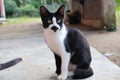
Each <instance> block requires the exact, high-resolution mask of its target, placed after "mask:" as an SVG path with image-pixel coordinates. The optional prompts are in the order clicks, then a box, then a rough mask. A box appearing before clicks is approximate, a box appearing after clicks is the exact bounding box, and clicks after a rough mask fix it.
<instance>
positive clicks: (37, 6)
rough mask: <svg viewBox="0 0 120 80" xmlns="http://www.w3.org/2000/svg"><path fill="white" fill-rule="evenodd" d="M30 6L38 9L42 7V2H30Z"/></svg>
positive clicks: (33, 0)
mask: <svg viewBox="0 0 120 80" xmlns="http://www.w3.org/2000/svg"><path fill="white" fill-rule="evenodd" d="M30 4H31V5H33V6H34V7H35V8H37V9H38V8H39V7H40V5H41V0H30Z"/></svg>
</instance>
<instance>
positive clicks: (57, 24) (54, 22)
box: [40, 5, 65, 32]
mask: <svg viewBox="0 0 120 80" xmlns="http://www.w3.org/2000/svg"><path fill="white" fill-rule="evenodd" d="M64 9H65V6H64V5H61V6H60V7H59V8H58V10H57V11H56V12H55V13H51V12H49V11H48V9H47V8H46V7H44V6H40V16H41V19H42V23H43V27H44V29H50V30H52V31H53V32H56V31H58V30H59V31H60V30H61V29H62V26H63V18H64Z"/></svg>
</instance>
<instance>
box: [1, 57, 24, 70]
mask: <svg viewBox="0 0 120 80" xmlns="http://www.w3.org/2000/svg"><path fill="white" fill-rule="evenodd" d="M20 61H22V59H21V58H15V59H13V60H11V61H8V62H6V63H1V64H0V70H3V69H6V68H9V67H11V66H14V65H15V64H17V63H19V62H20Z"/></svg>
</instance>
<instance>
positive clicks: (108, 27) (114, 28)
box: [105, 23, 116, 31]
mask: <svg viewBox="0 0 120 80" xmlns="http://www.w3.org/2000/svg"><path fill="white" fill-rule="evenodd" d="M105 30H106V31H116V25H115V24H113V23H111V24H109V25H108V26H107V27H105Z"/></svg>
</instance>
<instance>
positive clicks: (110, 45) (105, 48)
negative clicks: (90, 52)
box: [83, 27, 120, 66]
mask: <svg viewBox="0 0 120 80" xmlns="http://www.w3.org/2000/svg"><path fill="white" fill-rule="evenodd" d="M83 33H84V34H85V36H86V38H87V39H88V41H89V43H90V45H92V46H93V47H95V48H96V49H97V50H98V51H100V52H101V53H102V54H103V55H105V56H106V57H108V58H109V59H110V60H111V61H113V62H114V63H116V64H117V65H118V66H120V35H119V34H120V27H118V28H117V31H115V32H106V31H83Z"/></svg>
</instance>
